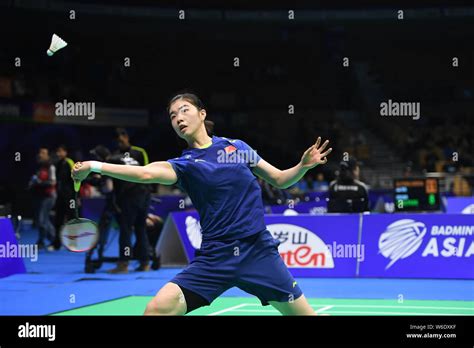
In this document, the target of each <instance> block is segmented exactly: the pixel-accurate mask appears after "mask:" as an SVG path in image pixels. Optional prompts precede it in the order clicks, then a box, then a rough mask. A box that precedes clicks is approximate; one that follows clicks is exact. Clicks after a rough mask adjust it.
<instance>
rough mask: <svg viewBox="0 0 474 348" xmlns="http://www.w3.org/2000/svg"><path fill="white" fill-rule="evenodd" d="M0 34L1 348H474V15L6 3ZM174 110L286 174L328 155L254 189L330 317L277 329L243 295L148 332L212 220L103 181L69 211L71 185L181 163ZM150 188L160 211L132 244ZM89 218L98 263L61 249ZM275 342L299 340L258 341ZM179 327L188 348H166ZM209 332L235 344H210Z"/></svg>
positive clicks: (276, 322) (150, 206)
mask: <svg viewBox="0 0 474 348" xmlns="http://www.w3.org/2000/svg"><path fill="white" fill-rule="evenodd" d="M0 37H1V49H0V153H1V154H2V161H1V170H0V316H1V322H2V323H1V326H2V329H1V331H2V334H1V335H0V346H1V347H2V348H3V347H4V346H5V347H9V346H12V345H13V344H21V345H22V346H23V345H25V344H27V345H28V344H36V343H35V342H42V343H44V344H46V345H47V344H52V343H53V342H54V341H55V342H57V343H61V344H71V343H77V344H88V345H89V344H91V343H92V344H93V343H100V344H114V343H117V342H128V343H130V344H133V345H137V344H138V343H142V342H149V343H152V342H154V343H156V344H157V342H163V343H166V344H168V343H169V344H171V343H186V344H193V343H196V344H197V343H213V342H214V341H216V342H214V343H219V344H222V345H224V346H225V345H226V344H230V343H233V344H239V343H241V345H243V344H247V342H248V341H247V340H248V338H245V337H240V336H241V335H244V331H242V330H243V328H244V327H248V330H250V331H249V332H253V334H249V335H250V336H252V335H257V336H258V337H260V338H255V339H254V341H253V342H254V343H258V344H264V343H272V342H274V341H280V342H287V343H288V342H289V344H291V346H296V344H297V343H298V342H299V340H301V341H302V342H303V341H304V342H307V343H308V342H312V343H319V342H324V343H327V344H336V343H364V344H369V343H372V344H377V345H379V346H382V345H383V343H386V344H399V343H404V344H406V343H413V344H416V345H419V344H425V345H435V344H446V345H449V346H455V345H457V344H467V343H470V344H472V342H473V335H472V332H468V330H467V326H468V322H471V324H472V316H473V315H474V263H473V257H474V215H473V214H474V137H473V131H474V49H473V42H474V6H473V5H472V4H471V5H470V4H463V3H457V2H449V1H446V2H445V3H439V2H429V1H428V2H426V3H423V4H416V5H415V4H414V3H411V2H406V3H399V4H397V3H393V2H392V3H386V4H383V5H382V4H379V3H378V2H368V1H364V2H360V4H358V5H356V4H355V2H341V3H340V4H338V5H337V6H336V4H334V3H332V2H330V1H327V2H294V4H293V2H290V1H288V2H287V3H286V4H285V3H281V2H273V1H269V2H268V3H266V2H254V3H244V2H235V1H222V2H218V1H200V2H183V1H180V2H171V1H140V0H138V1H130V2H127V1H101V0H99V1H94V2H92V1H81V0H71V1H67V2H62V1H53V0H22V1H15V0H3V1H0ZM61 40H62V41H64V42H65V43H67V45H66V46H64V44H62V45H61V42H62V41H61ZM63 46H64V47H63ZM48 50H49V52H48V53H47V51H48ZM181 92H190V93H194V94H196V95H197V96H199V98H200V99H201V100H202V102H203V103H204V107H205V110H206V111H207V118H206V120H207V121H211V122H207V123H206V127H207V132H208V134H209V135H210V136H212V135H214V136H216V137H226V138H228V139H231V141H233V140H232V139H240V140H243V141H245V143H247V144H248V145H249V146H250V147H251V148H252V149H254V150H255V151H256V152H257V154H258V155H259V156H261V157H262V158H263V159H264V160H265V161H267V162H269V163H270V164H272V165H273V166H275V167H277V168H278V169H281V170H284V169H287V168H291V167H294V166H296V165H298V164H299V162H300V161H301V160H302V156H303V153H304V152H305V151H306V149H308V148H309V147H310V146H311V145H313V144H314V143H315V142H316V139H317V138H318V137H321V138H322V140H323V141H324V140H326V139H327V140H329V141H330V143H329V146H330V147H331V148H332V153H331V154H329V155H328V156H327V163H325V164H320V165H317V166H316V167H314V168H312V169H310V170H308V171H307V172H305V174H304V176H303V177H302V178H301V180H299V181H298V182H297V183H295V184H293V185H290V186H289V187H275V185H271V184H270V183H268V182H267V181H265V180H264V179H262V178H260V177H258V179H257V180H258V184H259V186H260V188H261V196H262V201H263V204H264V209H265V216H264V220H265V224H266V226H267V230H268V231H270V233H271V234H272V236H273V237H274V238H275V239H276V240H277V241H278V242H279V246H278V252H279V254H280V256H281V258H282V260H283V261H284V263H285V264H286V266H287V267H288V269H289V271H290V273H291V274H292V276H293V277H294V278H295V282H296V283H297V284H298V285H299V286H300V287H301V289H302V290H303V292H304V294H305V296H306V298H307V300H308V302H309V305H310V306H311V307H312V308H313V309H314V312H315V313H316V314H317V316H316V317H314V318H313V317H312V318H300V317H298V318H288V317H277V316H280V312H279V311H278V310H277V309H276V308H274V307H272V306H262V305H261V303H260V301H259V299H258V298H257V297H254V296H253V295H251V294H249V293H247V292H245V291H243V290H242V289H239V288H237V287H233V288H230V289H228V290H227V291H225V292H224V293H223V294H222V295H221V296H219V297H218V298H217V299H216V300H215V301H214V302H212V303H211V304H210V305H209V306H204V307H201V308H199V309H196V310H194V311H192V312H190V313H188V314H187V315H186V317H185V319H188V321H179V320H180V319H177V318H170V317H167V318H166V317H165V318H156V321H150V320H146V319H151V318H145V317H142V315H143V313H144V312H145V309H146V308H147V304H148V303H149V302H150V300H151V299H152V298H153V296H155V295H156V294H157V292H158V291H159V290H160V288H162V287H163V286H164V285H165V284H166V283H167V282H168V281H169V280H170V279H172V278H173V277H174V276H176V275H177V274H178V273H180V272H181V271H182V270H183V269H184V268H185V267H187V266H188V265H189V264H190V263H191V262H192V261H193V260H194V259H195V258H196V255H197V254H196V250H197V251H199V249H200V245H201V243H202V239H203V234H204V235H205V233H206V231H203V234H202V233H201V225H200V220H201V218H200V215H199V214H198V212H197V210H196V209H195V207H194V206H193V202H192V200H191V199H190V197H189V196H188V195H187V193H186V192H185V191H184V190H183V189H182V187H179V186H180V185H177V184H175V185H162V184H156V183H151V184H146V185H145V184H143V185H142V184H130V185H131V186H133V187H129V186H127V185H129V184H127V183H125V182H124V181H121V180H117V179H114V180H111V179H110V177H107V176H106V175H100V174H98V173H92V174H91V175H89V176H88V177H87V179H85V180H84V181H82V184H81V188H80V191H79V193H78V198H77V200H76V199H75V198H76V197H75V196H74V190H73V181H72V179H71V176H70V173H71V170H72V167H73V165H74V163H76V162H83V163H86V161H90V160H94V161H101V162H108V163H116V164H123V165H129V166H131V165H139V166H146V165H148V164H149V163H153V162H157V161H166V160H168V159H173V158H177V157H180V156H181V152H182V151H183V150H184V149H186V147H187V144H186V142H185V141H184V140H182V139H180V138H179V137H178V135H177V134H176V132H175V131H174V129H173V127H172V124H171V121H170V116H169V112H168V109H167V108H168V103H169V101H170V99H171V98H172V97H173V96H175V95H176V94H178V93H181ZM213 139H217V138H213ZM213 141H214V140H213ZM232 147H233V146H232ZM234 149H235V148H234ZM226 151H227V148H226ZM252 154H253V152H252ZM235 175H236V176H237V175H238V174H237V173H235ZM137 186H140V187H138V188H137ZM143 187H146V192H148V193H146V194H149V200H148V201H146V206H145V208H146V209H145V210H146V212H145V214H144V215H143V216H142V217H141V221H138V220H140V217H139V218H137V219H136V220H137V221H138V222H136V223H134V224H131V225H133V226H131V225H130V226H128V229H127V231H128V232H127V231H124V228H123V225H124V224H123V223H122V221H124V219H128V218H129V217H130V216H127V214H134V213H131V212H130V210H127V209H129V206H130V205H133V204H135V202H140V195H136V194H135V193H131V192H135V191H133V190H139V189H142V188H143ZM127 190H130V191H127ZM143 192H145V191H143ZM144 194H145V193H143V195H144ZM243 194H244V193H243V192H242V195H243ZM143 195H142V196H141V197H143ZM121 202H122V203H121ZM123 202H128V203H123ZM127 204H128V205H127ZM136 204H141V203H136ZM76 205H77V207H76ZM127 207H128V208H127ZM76 208H77V209H78V214H79V215H80V217H82V218H86V219H90V220H92V221H94V222H95V223H97V226H98V231H99V232H98V237H97V235H95V237H94V238H97V240H95V239H94V238H92V240H89V244H90V245H91V246H93V248H92V249H91V250H89V249H90V247H85V248H84V249H81V250H79V249H80V248H79V247H78V246H77V244H75V243H80V241H76V240H74V241H71V240H72V239H71V240H69V241H68V240H67V238H65V237H64V235H62V234H61V231H62V229H63V228H64V226H65V223H66V222H67V221H68V220H70V219H73V218H74V211H75V209H76ZM244 208H245V207H242V209H244ZM222 209H225V207H222ZM134 216H135V215H134ZM140 216H141V215H140ZM127 221H128V220H127ZM141 228H142V229H145V233H146V235H145V237H146V238H145V239H143V238H142V239H138V238H137V237H136V236H139V235H140V233H139V231H138V230H139V229H141ZM255 232H257V231H255ZM124 233H125V234H127V233H129V237H130V236H131V238H132V239H131V241H132V248H131V249H130V248H128V249H130V250H128V253H129V256H130V258H129V261H127V262H126V263H124V262H123V261H121V260H120V259H119V249H120V241H121V240H122V238H123V236H124ZM71 243H72V244H71ZM85 243H87V241H86V242H85ZM95 243H97V244H95ZM143 243H144V244H145V245H143ZM74 247H78V248H79V249H78V250H75V251H76V252H73V251H71V250H73V249H74ZM140 247H143V248H146V252H147V255H148V256H147V260H146V262H143V260H141V259H139V257H138V256H137V255H138V254H139V249H140ZM104 316H107V317H104ZM208 316H211V317H215V316H217V317H221V316H227V317H229V318H219V319H217V318H214V319H211V318H208ZM262 316H265V318H263V317H262ZM187 317H189V318H187ZM194 317H200V319H199V320H196V318H194ZM107 322H108V324H110V325H112V327H111V328H110V329H109V328H106V327H104V325H106V323H107ZM254 322H255V323H254ZM25 323H29V324H28V325H30V324H38V325H39V324H41V325H43V324H44V325H46V324H48V325H52V326H53V327H56V333H55V337H53V336H54V335H53V334H52V332H53V331H50V332H49V334H50V335H49V336H48V331H47V330H46V331H44V332H43V334H44V335H43V336H42V338H41V335H40V334H39V333H38V331H35V330H34V328H33V329H31V330H30V328H28V327H26V328H25V327H24V328H21V326H22V325H26V324H25ZM250 323H254V324H250ZM257 323H258V324H257ZM266 324H268V325H270V326H271V327H272V330H273V331H275V330H276V331H278V330H279V327H286V328H288V330H289V331H288V334H284V333H282V332H280V333H279V335H280V336H278V335H276V332H273V333H272V332H271V331H268V330H267V331H264V329H262V328H261V329H260V331H259V330H257V328H256V327H257V326H259V327H260V325H266ZM54 325H56V326H54ZM71 325H73V326H74V325H76V326H74V327H76V329H73V326H71ZM176 325H183V326H182V328H183V329H182V330H183V333H184V332H189V333H190V334H189V335H187V334H183V336H182V337H179V335H178V336H177V335H176V334H174V336H173V335H171V334H170V332H168V331H167V330H168V328H171V327H175V326H176ZM135 326H136V328H135ZM155 327H156V330H157V331H156V332H155V331H154V330H155ZM211 327H212V328H214V329H215V330H216V331H218V328H221V329H220V330H231V331H232V332H234V331H235V336H236V337H233V338H232V337H229V338H228V342H227V341H225V340H224V339H223V338H220V339H217V338H212V337H213V335H214V333H215V332H214V331H212V330H211V331H209V332H210V333H206V337H205V338H203V337H202V334H201V333H202V332H207V331H208V330H210V328H211ZM232 327H233V328H234V329H232ZM290 328H291V330H290ZM22 330H24V332H23V333H22ZM89 330H92V331H89ZM107 330H109V331H107ZM186 330H187V331H186ZM252 330H253V331H252ZM346 331H347V333H345V332H346ZM471 331H472V330H471ZM25 332H26V333H25ZM88 332H89V333H90V332H93V333H92V334H88ZM102 332H106V335H103V334H102ZM237 332H239V334H238V335H237ZM4 333H5V335H4ZM35 335H36V336H35ZM90 335H92V336H94V335H98V336H100V337H101V338H98V339H97V340H95V339H92V338H91V337H90ZM208 335H209V336H208ZM216 335H217V334H216ZM262 335H263V336H262ZM275 335H276V336H275ZM237 336H238V337H237ZM244 336H245V335H244ZM282 336H284V337H282ZM286 336H288V337H286ZM239 337H240V338H239ZM160 340H161V341H160ZM470 346H472V345H470Z"/></svg>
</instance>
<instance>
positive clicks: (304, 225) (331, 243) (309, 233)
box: [171, 211, 365, 277]
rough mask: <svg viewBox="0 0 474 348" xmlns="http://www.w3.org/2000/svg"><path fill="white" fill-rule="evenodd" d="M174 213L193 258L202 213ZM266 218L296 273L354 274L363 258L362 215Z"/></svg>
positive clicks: (309, 274) (182, 239) (307, 275)
mask: <svg viewBox="0 0 474 348" xmlns="http://www.w3.org/2000/svg"><path fill="white" fill-rule="evenodd" d="M171 216H172V218H173V220H174V222H175V225H176V227H177V229H178V233H179V235H180V238H181V241H182V243H183V246H184V249H185V252H186V256H187V258H188V260H189V261H191V260H193V258H194V251H195V250H196V249H198V248H199V247H200V245H201V241H202V235H201V226H200V222H199V215H198V213H197V212H195V211H190V212H178V213H177V212H175V213H171ZM265 222H266V225H267V229H268V230H269V231H270V232H271V233H272V235H273V237H274V238H276V239H278V240H279V241H280V245H279V247H278V250H279V252H280V255H281V257H282V258H283V260H284V261H285V264H286V265H287V266H288V267H289V269H290V271H291V273H292V274H293V275H294V276H296V277H354V276H355V274H356V268H357V262H358V260H360V261H363V260H364V257H365V256H364V253H365V250H364V247H362V246H361V245H358V232H357V231H358V226H359V215H333V216H307V215H306V216H281V215H280V216H274V215H268V216H265Z"/></svg>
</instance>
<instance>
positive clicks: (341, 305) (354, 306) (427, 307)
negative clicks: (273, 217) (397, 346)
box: [248, 303, 474, 311]
mask: <svg viewBox="0 0 474 348" xmlns="http://www.w3.org/2000/svg"><path fill="white" fill-rule="evenodd" d="M248 306H261V305H260V304H258V303H249V304H248ZM310 306H311V307H320V306H324V304H319V305H318V304H312V305H310ZM333 306H335V305H333ZM337 307H348V308H398V309H401V308H412V309H413V308H421V309H464V310H468V311H474V307H430V306H405V305H402V304H401V305H399V306H383V305H346V304H337Z"/></svg>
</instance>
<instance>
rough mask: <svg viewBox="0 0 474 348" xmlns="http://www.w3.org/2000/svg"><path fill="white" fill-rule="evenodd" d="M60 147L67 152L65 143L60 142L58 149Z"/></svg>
mask: <svg viewBox="0 0 474 348" xmlns="http://www.w3.org/2000/svg"><path fill="white" fill-rule="evenodd" d="M59 149H62V150H64V151H66V152H67V147H66V145H64V144H60V145H59V146H58V147H57V148H56V150H59Z"/></svg>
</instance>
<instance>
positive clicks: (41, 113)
mask: <svg viewBox="0 0 474 348" xmlns="http://www.w3.org/2000/svg"><path fill="white" fill-rule="evenodd" d="M54 118H55V115H54V104H52V103H33V120H34V121H35V122H42V123H52V122H54Z"/></svg>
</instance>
